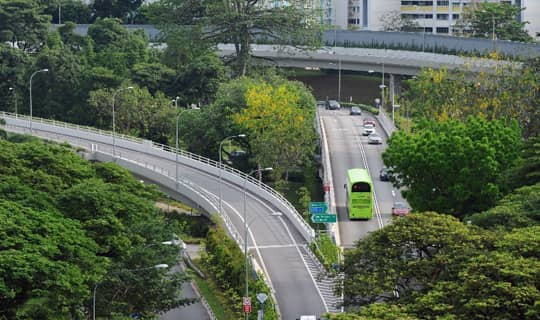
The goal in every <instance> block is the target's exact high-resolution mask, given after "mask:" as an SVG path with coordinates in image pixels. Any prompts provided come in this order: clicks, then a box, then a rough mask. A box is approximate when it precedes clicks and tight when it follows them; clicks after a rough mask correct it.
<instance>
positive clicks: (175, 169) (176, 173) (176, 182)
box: [173, 97, 199, 186]
mask: <svg viewBox="0 0 540 320" xmlns="http://www.w3.org/2000/svg"><path fill="white" fill-rule="evenodd" d="M173 101H174V103H175V105H176V108H177V109H178V97H176V99H174V100H173ZM189 110H199V109H187V110H186V111H185V112H188V111H189ZM183 113H184V112H180V113H178V115H177V116H176V141H175V148H176V150H175V151H176V161H175V162H174V171H175V179H176V181H175V186H177V185H178V151H179V148H178V122H179V121H180V116H181V115H182V114H183Z"/></svg>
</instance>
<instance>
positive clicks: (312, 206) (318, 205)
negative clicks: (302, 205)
mask: <svg viewBox="0 0 540 320" xmlns="http://www.w3.org/2000/svg"><path fill="white" fill-rule="evenodd" d="M327 212H328V203H326V202H310V203H309V213H311V214H326V213H327Z"/></svg>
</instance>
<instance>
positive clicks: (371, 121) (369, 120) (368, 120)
mask: <svg viewBox="0 0 540 320" xmlns="http://www.w3.org/2000/svg"><path fill="white" fill-rule="evenodd" d="M366 124H371V125H373V127H376V122H375V120H374V119H373V118H369V117H366V118H365V119H364V121H363V122H362V125H363V126H365V125H366Z"/></svg>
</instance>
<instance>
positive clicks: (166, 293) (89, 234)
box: [0, 136, 192, 319]
mask: <svg viewBox="0 0 540 320" xmlns="http://www.w3.org/2000/svg"><path fill="white" fill-rule="evenodd" d="M14 137H16V138H15V139H14V140H21V141H22V142H20V143H13V142H9V141H6V140H0V149H1V150H2V152H1V153H0V163H1V164H2V165H0V219H1V220H2V224H0V234H2V235H3V236H2V237H1V239H0V246H1V247H2V250H0V272H2V274H3V275H4V276H5V277H2V279H0V296H1V297H2V299H0V317H3V318H9V319H14V318H17V317H18V318H21V319H51V318H55V319H82V318H85V317H87V316H88V314H89V311H88V310H90V308H91V306H92V291H93V288H94V287H95V286H96V285H98V286H99V291H98V292H99V294H98V295H97V296H96V298H97V303H96V304H97V305H98V306H99V307H98V308H97V311H98V316H110V315H112V314H116V315H117V316H128V315H131V314H134V313H139V314H140V315H141V316H142V317H147V318H151V317H153V316H155V315H156V314H157V313H158V312H162V311H164V310H168V309H171V308H175V307H178V306H180V305H184V304H186V303H190V302H191V301H192V299H184V298H183V297H182V295H181V290H182V283H183V282H184V280H185V279H186V277H185V274H184V273H175V274H172V273H171V274H169V273H165V271H163V270H162V271H159V272H158V271H157V270H154V269H152V268H148V267H151V266H154V265H156V264H158V263H166V264H169V265H173V264H174V263H175V262H176V258H177V254H178V248H174V247H171V246H161V245H160V246H157V245H155V244H160V243H161V242H162V241H165V240H170V239H171V238H172V233H173V232H181V231H182V229H181V226H180V225H179V224H167V223H166V221H165V220H164V218H163V215H162V213H161V211H159V210H158V209H156V207H155V201H156V199H157V198H158V197H159V196H160V193H159V191H158V190H157V188H156V187H155V186H151V185H146V184H141V183H140V182H139V181H138V180H136V179H134V178H133V177H132V176H131V174H130V173H129V172H128V171H127V170H125V169H122V168H119V167H118V166H116V165H115V164H90V163H88V162H86V161H84V160H83V159H82V158H81V157H80V156H79V155H77V154H75V153H74V152H73V150H72V149H70V148H69V147H68V146H67V145H61V146H59V145H56V144H52V143H44V142H41V141H39V140H37V139H29V140H28V139H25V138H24V137H23V138H19V137H17V136H14ZM21 137H22V136H21ZM10 139H12V138H10ZM173 228H179V229H173ZM132 269H144V270H145V271H144V272H131V271H130V270H132Z"/></svg>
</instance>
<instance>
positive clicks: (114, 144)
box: [112, 87, 133, 159]
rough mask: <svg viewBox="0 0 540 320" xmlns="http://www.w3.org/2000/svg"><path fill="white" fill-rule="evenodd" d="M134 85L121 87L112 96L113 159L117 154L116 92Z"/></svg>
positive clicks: (130, 88)
mask: <svg viewBox="0 0 540 320" xmlns="http://www.w3.org/2000/svg"><path fill="white" fill-rule="evenodd" d="M132 89H133V87H126V88H120V89H118V90H116V91H115V92H114V93H113V96H112V156H113V159H114V157H115V155H116V153H115V151H116V140H115V136H116V132H115V131H116V129H115V128H116V127H115V120H114V100H115V98H116V94H117V93H118V92H120V91H124V90H132Z"/></svg>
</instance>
